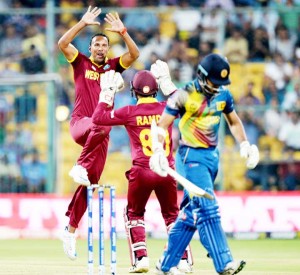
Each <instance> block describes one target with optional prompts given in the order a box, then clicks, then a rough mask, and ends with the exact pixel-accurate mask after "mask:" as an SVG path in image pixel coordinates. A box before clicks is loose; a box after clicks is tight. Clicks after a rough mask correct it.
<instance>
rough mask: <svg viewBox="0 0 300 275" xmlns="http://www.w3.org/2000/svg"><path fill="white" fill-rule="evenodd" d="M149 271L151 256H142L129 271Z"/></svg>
mask: <svg viewBox="0 0 300 275" xmlns="http://www.w3.org/2000/svg"><path fill="white" fill-rule="evenodd" d="M148 271H149V258H148V257H142V258H141V259H140V260H137V261H136V263H135V264H134V265H133V266H132V267H130V268H129V273H147V272H148Z"/></svg>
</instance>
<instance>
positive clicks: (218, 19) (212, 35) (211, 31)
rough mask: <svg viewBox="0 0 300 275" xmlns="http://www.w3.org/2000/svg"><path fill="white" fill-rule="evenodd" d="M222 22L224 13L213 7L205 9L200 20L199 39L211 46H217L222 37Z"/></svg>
mask: <svg viewBox="0 0 300 275" xmlns="http://www.w3.org/2000/svg"><path fill="white" fill-rule="evenodd" d="M209 2H210V1H208V3H209ZM223 24H224V15H223V14H222V12H221V10H219V9H217V8H213V9H212V10H208V11H205V13H203V16H202V20H201V27H202V31H201V33H200V36H201V41H202V42H208V43H209V44H210V45H211V47H212V48H215V47H216V46H217V47H219V46H220V45H221V42H222V39H223V35H222V32H223V28H222V25H223Z"/></svg>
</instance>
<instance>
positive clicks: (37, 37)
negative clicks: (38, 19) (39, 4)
mask: <svg viewBox="0 0 300 275" xmlns="http://www.w3.org/2000/svg"><path fill="white" fill-rule="evenodd" d="M33 46H34V47H33ZM33 49H34V50H36V51H37V52H38V53H39V54H40V56H41V58H42V59H43V60H46V58H47V48H46V38H45V34H43V33H42V32H40V31H39V29H38V27H37V25H36V24H29V25H27V26H26V27H25V38H24V39H23V42H22V52H23V53H28V52H30V51H32V50H33Z"/></svg>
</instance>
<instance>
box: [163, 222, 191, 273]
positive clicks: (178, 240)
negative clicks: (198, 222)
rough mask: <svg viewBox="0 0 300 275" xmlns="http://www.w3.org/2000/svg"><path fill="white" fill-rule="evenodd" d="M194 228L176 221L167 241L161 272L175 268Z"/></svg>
mask: <svg viewBox="0 0 300 275" xmlns="http://www.w3.org/2000/svg"><path fill="white" fill-rule="evenodd" d="M195 230H196V228H195V227H190V226H187V225H186V224H184V223H183V222H182V221H180V220H178V221H177V222H176V223H175V225H174V227H173V228H172V229H171V231H170V234H169V240H168V250H167V251H166V253H165V257H164V259H163V261H162V264H161V270H162V271H164V272H167V271H169V270H170V268H171V267H173V266H177V265H178V263H179V261H180V259H181V257H182V255H183V253H184V251H185V250H186V248H187V246H188V244H189V243H190V241H191V239H192V237H193V235H194V233H195Z"/></svg>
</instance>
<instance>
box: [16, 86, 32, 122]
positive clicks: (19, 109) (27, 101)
mask: <svg viewBox="0 0 300 275" xmlns="http://www.w3.org/2000/svg"><path fill="white" fill-rule="evenodd" d="M14 108H15V119H16V122H17V123H20V122H23V121H29V122H34V121H36V110H37V99H36V96H34V95H32V94H31V93H30V92H29V90H28V89H25V90H24V92H23V94H22V95H21V96H17V97H16V98H15V102H14Z"/></svg>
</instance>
